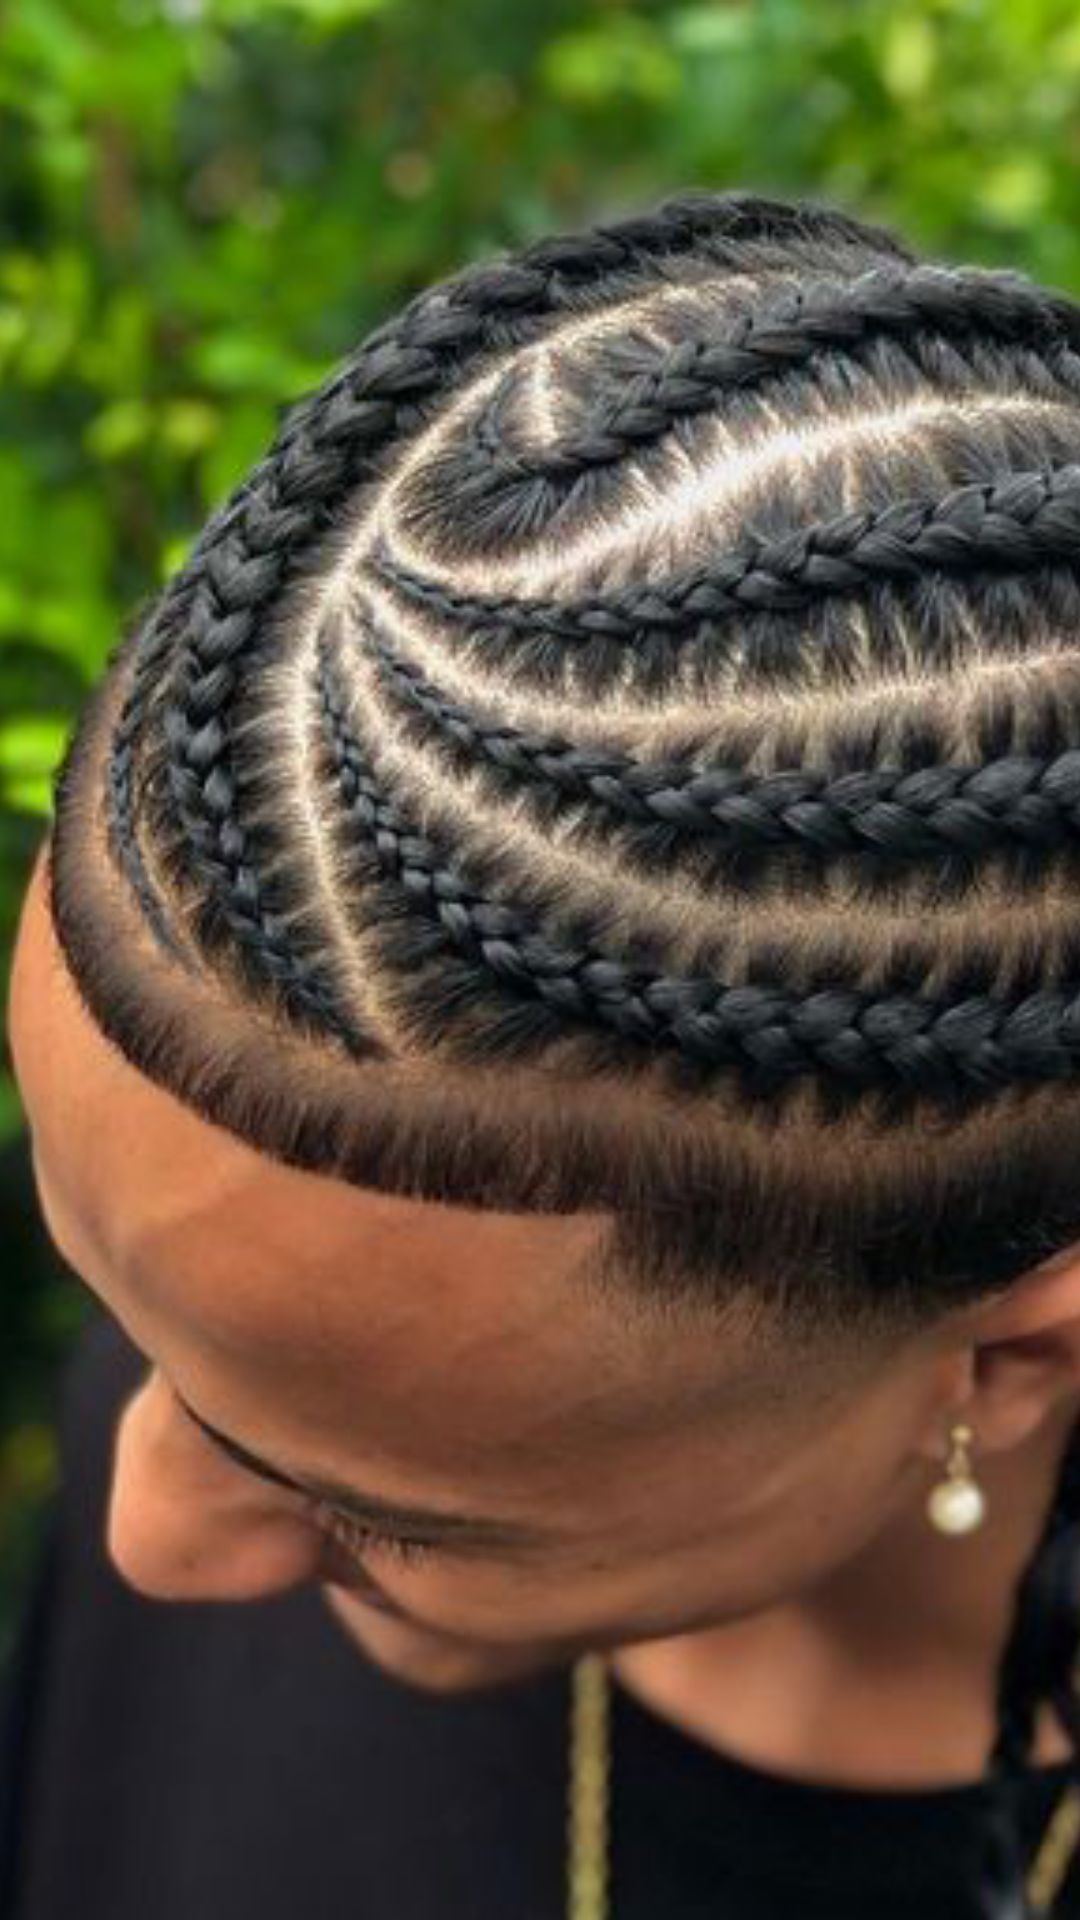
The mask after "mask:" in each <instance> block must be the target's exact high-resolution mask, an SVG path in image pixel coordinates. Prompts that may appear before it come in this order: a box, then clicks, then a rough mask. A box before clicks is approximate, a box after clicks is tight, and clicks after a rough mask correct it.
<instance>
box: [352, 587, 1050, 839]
mask: <svg viewBox="0 0 1080 1920" xmlns="http://www.w3.org/2000/svg"><path fill="white" fill-rule="evenodd" d="M361 617H362V616H358V618H361ZM366 640H367V645H368V648H369V651H370V653H371V655H372V658H373V660H374V661H375V662H376V663H377V670H378V673H379V677H380V682H381V684H382V685H383V686H384V687H385V689H386V692H387V695H388V697H389V698H390V699H392V700H395V701H396V702H397V703H398V705H399V706H400V707H401V708H403V709H404V711H405V713H406V715H407V717H408V718H409V719H419V720H420V721H421V722H423V723H426V724H425V725H424V737H425V738H427V737H429V736H430V737H434V738H436V739H437V740H438V741H439V742H440V743H441V744H442V746H443V747H444V749H445V750H446V752H447V753H449V754H451V755H454V754H457V755H460V756H463V757H465V758H466V759H467V760H469V761H470V762H471V763H472V764H475V762H476V761H477V760H479V759H483V760H485V761H487V762H488V763H490V767H491V770H492V772H493V773H496V774H498V775H499V776H500V777H503V778H504V779H505V781H506V783H507V786H508V787H516V788H517V790H518V791H520V790H521V787H522V786H525V785H532V786H533V787H535V788H537V789H539V790H540V791H541V792H545V791H553V793H554V796H555V804H556V805H557V804H558V803H559V802H560V801H563V800H567V801H580V802H582V803H586V804H590V805H592V806H595V807H596V808H597V809H599V810H602V811H603V812H605V813H608V814H610V815H612V816H614V817H615V818H617V819H618V820H619V821H620V822H626V823H628V824H629V825H631V826H633V825H638V826H640V827H642V828H644V829H645V830H646V833H645V836H644V837H643V845H644V846H645V848H646V852H645V854H644V855H643V858H645V859H647V858H649V857H650V856H651V857H655V855H656V853H657V850H658V849H657V842H656V839H655V830H656V829H657V828H658V827H660V828H662V829H664V830H665V837H664V842H663V851H664V853H665V855H666V856H670V855H671V854H672V853H673V852H674V851H675V850H676V848H677V846H678V844H679V842H680V840H681V839H682V838H683V837H684V836H686V837H691V836H692V837H694V838H698V837H702V838H705V839H707V840H708V844H709V849H710V852H711V853H712V854H713V855H714V856H715V857H717V858H722V857H723V856H724V855H727V856H729V857H731V856H735V855H743V854H746V853H747V852H758V851H766V850H767V851H775V850H777V849H779V848H782V847H784V846H785V845H787V846H797V847H798V848H800V849H803V850H807V851H809V852H811V853H813V854H815V855H822V856H831V857H833V858H837V857H840V856H842V855H843V856H850V855H852V854H855V853H858V852H863V851H869V852H873V853H877V854H879V855H880V856H881V857H882V858H883V859H884V858H887V859H890V860H894V861H897V862H900V861H904V862H911V861H915V860H919V859H922V858H926V857H927V856H930V857H934V856H940V855H941V853H942V852H943V851H944V852H949V853H951V854H963V855H964V856H965V857H966V858H968V859H969V860H975V859H977V858H978V857H979V856H980V855H987V856H990V855H994V856H996V855H999V854H1000V853H1001V851H1002V848H1003V847H1004V846H1006V845H1007V844H1008V842H1009V841H1010V840H1013V841H1016V842H1017V843H1019V844H1020V845H1022V846H1025V847H1033V848H1039V847H1041V848H1044V849H1045V850H1046V851H1048V852H1049V851H1051V850H1052V849H1056V848H1061V847H1063V846H1065V845H1066V844H1067V843H1068V842H1069V841H1071V840H1074V839H1075V837H1076V835H1077V833H1078V831H1080V751H1077V750H1076V749H1071V750H1069V751H1067V752H1065V753H1060V754H1057V755H1055V756H1054V757H1053V758H1052V759H1048V760H1039V759H1036V758H1033V757H1032V756H1031V755H1025V754H1007V755H1003V756H1002V757H1001V758H1000V759H998V760H994V761H991V762H989V763H988V764H985V765H980V766H966V767H961V766H936V767H922V768H919V769H918V770H917V771H914V772H905V771H904V770H903V769H901V768H895V767H874V768H868V769H866V770H860V771H858V772H855V773H845V774H841V775H838V776H837V777H836V778H830V777H829V775H828V774H826V773H824V772H822V771H821V770H819V769H808V768H803V767H791V768H788V769H785V770H783V771H780V772H776V773H769V774H765V775H763V776H760V777H759V776H756V775H754V774H752V773H750V772H748V771H747V770H746V769H745V768H743V767H734V766H729V767H710V768H708V769H707V770H703V771H699V770H696V769H694V768H688V767H687V766H685V765H684V764H683V763H682V762H680V761H676V760H672V761H668V762H666V763H665V762H662V761H654V762H642V761H637V760H635V759H634V758H633V756H632V755H630V754H620V753H611V752H608V753H605V752H603V751H601V750H599V749H596V750H592V751H590V750H589V749H588V748H586V747H581V746H579V745H578V744H577V743H576V742H575V741H573V740H571V739H569V738H567V737H566V736H564V735H559V734H537V733H530V732H525V731H523V730H519V729H516V728H514V727H510V726H507V725H506V724H505V723H503V722H500V721H498V720H497V719H491V720H487V719H485V718H483V717H481V716H479V715H478V714H477V713H476V712H474V711H473V710H472V709H470V708H469V707H467V706H465V705H463V704H461V703H459V702H455V701H451V700H447V699H446V697H445V696H444V694H443V693H442V692H441V690H440V688H439V686H438V685H437V684H436V683H435V682H433V681H431V680H427V679H425V678H424V677H423V676H422V675H421V674H420V673H419V671H418V670H417V668H416V667H414V666H413V665H411V664H410V662H409V661H407V660H405V659H403V658H402V656H401V654H400V653H399V652H398V651H397V650H396V649H395V647H394V646H393V643H392V641H391V640H390V639H389V638H388V636H387V634H386V632H385V629H384V628H382V627H380V625H379V624H378V623H377V622H374V621H369V623H368V626H367V633H366ZM354 751H355V745H354ZM631 844H632V842H630V841H629V840H628V841H627V842H626V845H627V848H628V849H629V847H630V845H631Z"/></svg>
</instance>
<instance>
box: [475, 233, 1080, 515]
mask: <svg viewBox="0 0 1080 1920" xmlns="http://www.w3.org/2000/svg"><path fill="white" fill-rule="evenodd" d="M975 329H979V330H980V331H981V333H982V334H983V335H985V336H988V337H989V338H990V339H992V340H994V341H996V342H1000V343H1002V344H1006V345H1013V346H1016V347H1032V348H1037V349H1038V350H1039V355H1038V356H1037V357H1036V356H1032V358H1033V360H1034V369H1035V370H1036V371H1037V372H1041V373H1042V374H1043V376H1044V378H1043V380H1042V382H1041V383H1040V386H1041V390H1043V391H1049V392H1053V391H1054V388H1055V386H1059V387H1062V388H1064V389H1065V390H1066V391H1067V392H1069V393H1071V394H1072V395H1076V394H1077V393H1078V392H1080V360H1078V358H1077V347H1078V346H1080V328H1078V326H1077V319H1076V311H1075V308H1074V307H1073V306H1072V304H1071V302H1069V301H1067V300H1061V299H1056V298H1055V297H1054V296H1052V295H1049V294H1044V293H1042V292H1040V291H1037V290H1035V289H1033V288H1032V287H1031V286H1030V284H1029V283H1027V282H1026V281H1025V280H1024V279H1023V277H1022V276H1021V275H1018V274H1013V273H1004V272H997V273H993V272H986V271H983V272H979V271H976V270H969V271H967V272H958V271H955V270H953V271H950V270H948V269H945V268H942V267H937V266H926V267H919V268H915V269H914V270H910V269H906V270H904V271H903V272H898V271H897V270H896V269H894V268H878V267H875V268H873V269H871V270H870V272H868V273H865V274H860V275H858V276H857V277H856V278H855V279H854V280H852V281H850V282H849V283H847V284H845V283H842V282H840V283H838V282H834V281H824V282H821V283H819V284H811V285H809V286H803V285H798V284H797V285H795V286H793V287H783V288H782V289H781V291H780V292H779V293H778V294H777V295H776V296H775V298H774V299H772V300H770V301H766V302H765V303H764V304H763V305H762V306H761V307H760V308H755V309H752V310H751V311H750V312H749V313H747V314H745V315H744V316H743V317H742V318H741V319H740V320H739V321H738V322H736V324H735V325H734V326H733V327H732V330H731V334H730V337H729V338H727V339H725V340H716V339H715V338H713V337H710V336H709V335H705V336H704V337H702V338H699V339H690V340H686V341H679V342H678V343H677V344H676V345H674V346H667V345H660V346H655V345H653V346H647V347H640V346H639V347H635V346H634V344H633V343H629V344H628V346H627V348H625V349H623V350H621V351H620V356H619V361H620V364H619V366H618V370H617V374H616V375H615V376H614V377H613V378H612V379H611V380H610V382H609V383H607V384H606V385H605V384H601V387H600V390H599V391H598V392H597V393H596V394H595V395H594V396H593V397H592V399H591V400H590V404H589V406H588V408H587V410H586V412H585V414H584V417H583V420H582V422H581V425H580V426H579V427H578V428H577V429H576V431H574V432H573V433H571V434H570V435H568V436H566V437H564V438H556V439H555V440H553V441H551V442H550V443H549V444H546V445H540V446H538V447H536V448H535V450H533V451H529V452H520V451H504V449H503V446H502V444H501V440H500V432H499V424H500V423H499V419H498V417H497V413H496V409H498V408H500V407H502V406H503V405H504V403H505V399H506V391H507V387H508V385H509V379H508V377H506V378H504V380H502V381H501V382H500V383H499V385H498V387H497V388H496V390H495V393H494V394H493V396H492V398H491V400H490V402H489V403H488V404H487V405H486V406H484V407H482V408H481V409H480V411H479V413H478V415H477V417H476V420H475V422H474V426H473V429H472V432H471V435H470V443H469V444H470V451H471V454H472V458H471V459H470V458H459V463H458V471H457V473H456V475H455V485H456V486H457V487H458V489H459V490H460V493H461V498H462V500H463V502H465V503H466V504H469V505H475V504H478V503H479V502H480V501H481V500H486V499H497V498H499V497H500V496H501V497H502V498H503V499H504V500H507V501H510V500H512V498H513V489H514V487H515V486H516V485H526V486H534V485H535V484H536V483H538V482H542V483H544V486H545V488H546V490H547V492H548V494H549V496H550V497H549V500H548V503H547V506H546V508H545V517H548V516H550V515H551V514H552V513H554V512H555V511H556V509H558V508H563V507H565V503H566V495H567V492H568V491H569V490H572V489H573V488H574V487H576V486H577V484H578V482H579V481H580V480H581V478H582V476H583V475H584V474H586V473H587V472H588V471H589V470H590V469H594V468H597V467H602V466H609V465H613V464H616V463H618V462H619V461H622V460H625V459H626V458H627V456H628V455H630V454H632V453H633V452H634V451H635V450H640V449H641V448H643V447H645V446H647V445H650V444H652V443H654V442H655V441H657V440H658V439H660V438H661V437H662V436H663V435H665V434H667V433H670V432H671V431H672V429H673V428H675V427H676V426H677V425H678V424H679V422H681V421H685V420H686V419H688V418H689V417H690V416H692V415H694V414H696V413H702V412H707V411H709V410H712V409H715V408H716V407H718V406H720V405H722V404H723V401H724V399H725V397H726V396H727V395H729V394H730V393H731V391H732V389H734V388H743V389H745V388H748V387H750V386H755V385H758V384H760V383H762V382H764V381H767V380H769V379H770V378H771V379H776V378H782V377H784V376H785V375H787V374H788V373H789V372H790V371H791V370H792V369H793V368H799V367H803V366H805V365H806V364H807V363H809V362H812V361H813V360H814V359H816V358H818V357H819V356H820V354H821V353H822V351H823V350H824V349H826V348H836V349H841V350H842V351H843V352H845V353H846V354H854V353H856V352H857V351H858V349H859V347H860V346H861V345H862V344H863V342H864V341H866V342H868V343H869V344H871V345H873V344H875V343H876V342H877V341H878V340H879V339H880V338H882V337H883V336H884V337H889V338H892V339H894V340H899V341H903V342H904V343H905V345H906V349H907V351H908V352H909V353H910V354H911V355H912V356H913V357H914V358H915V360H916V362H917V363H921V360H922V357H923V354H924V350H926V349H928V348H930V347H931V346H932V347H934V348H936V346H937V341H938V337H939V336H944V337H945V338H947V339H950V340H954V341H955V342H957V343H958V345H959V347H960V350H961V351H963V350H964V349H965V348H966V349H968V350H969V351H970V352H971V353H972V354H976V353H978V352H979V351H981V348H982V344H983V342H982V341H981V340H980V339H978V337H977V336H976V337H975V338H974V339H973V334H974V333H975ZM926 357H927V358H928V359H929V358H930V354H929V352H927V353H926ZM534 510H535V509H534Z"/></svg>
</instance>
